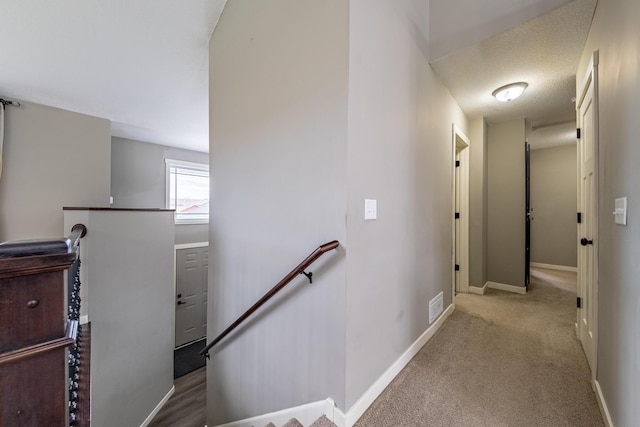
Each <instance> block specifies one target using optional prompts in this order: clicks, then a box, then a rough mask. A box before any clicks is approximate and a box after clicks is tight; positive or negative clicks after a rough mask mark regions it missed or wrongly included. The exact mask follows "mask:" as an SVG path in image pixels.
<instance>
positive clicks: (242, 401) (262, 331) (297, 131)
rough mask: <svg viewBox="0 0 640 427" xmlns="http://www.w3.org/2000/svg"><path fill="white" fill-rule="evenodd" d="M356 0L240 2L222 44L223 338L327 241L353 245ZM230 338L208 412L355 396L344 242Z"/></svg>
mask: <svg viewBox="0 0 640 427" xmlns="http://www.w3.org/2000/svg"><path fill="white" fill-rule="evenodd" d="M348 17H349V4H348V2H346V1H344V0H327V1H320V2H318V1H310V0H307V1H291V0H269V1H266V0H265V1H260V2H246V1H233V0H232V1H229V2H228V3H227V5H226V7H225V10H224V13H223V15H222V17H221V19H220V22H219V23H218V26H217V28H216V30H215V32H214V34H213V37H212V40H211V43H210V129H211V140H210V147H211V148H210V152H211V171H212V189H211V191H212V200H213V206H215V209H213V210H212V211H211V223H210V241H213V242H215V245H214V246H213V249H212V253H211V257H210V259H211V262H212V265H211V268H210V269H209V272H210V273H209V296H210V303H209V307H208V325H209V328H208V335H209V339H212V338H213V337H214V336H215V335H217V334H218V333H219V332H220V331H221V330H222V329H223V328H225V327H226V326H227V325H229V324H230V323H231V322H233V321H234V320H235V318H236V317H238V316H239V315H240V314H241V313H242V312H243V311H244V310H246V309H247V308H248V307H249V306H250V305H251V304H253V303H254V302H255V301H256V300H257V299H258V298H260V297H261V296H262V295H263V294H264V293H265V292H266V291H267V290H269V289H270V288H271V287H272V286H273V285H274V284H276V283H277V282H278V281H279V280H280V279H281V278H282V277H283V276H284V275H285V274H287V273H288V272H289V271H290V270H291V269H292V268H293V267H295V266H296V265H297V264H298V263H299V262H300V261H301V260H302V259H303V258H304V257H306V256H307V255H308V254H309V253H310V252H311V251H312V250H314V249H315V248H316V247H317V246H318V245H320V244H323V243H325V242H328V241H331V240H333V239H337V240H339V241H340V242H341V243H342V244H346V222H345V221H346V220H345V216H346V213H347V211H346V200H347V195H346V186H345V181H346V150H347V147H346V144H347V79H348ZM310 270H311V271H313V272H314V277H313V284H312V285H309V283H308V281H307V280H306V279H305V278H304V277H302V276H300V277H299V278H296V279H294V281H293V282H292V283H291V284H290V285H289V288H287V290H285V291H284V292H283V293H282V294H281V295H279V296H278V297H276V298H275V299H274V300H272V301H270V302H269V303H268V305H267V307H266V308H265V309H263V310H261V312H260V313H259V314H258V315H257V316H254V318H253V320H251V321H249V322H248V324H247V325H246V326H245V327H242V328H240V329H239V330H237V331H236V332H234V333H233V334H232V336H230V337H229V338H228V339H226V340H225V341H224V342H223V343H222V344H221V345H220V346H219V348H218V350H217V351H216V352H214V354H213V355H212V357H211V360H210V362H209V363H208V369H207V379H208V381H207V414H208V415H207V424H208V425H217V424H221V423H223V422H226V421H230V420H237V419H243V418H246V417H249V416H254V415H258V414H263V413H268V412H271V411H275V410H279V409H283V408H288V407H292V406H296V405H301V404H305V403H309V402H314V401H318V400H321V399H326V398H327V397H329V396H331V397H333V398H334V399H335V400H336V402H337V403H338V405H339V406H340V407H344V401H345V398H344V371H345V286H346V283H345V248H344V247H341V248H340V249H339V250H338V251H333V252H331V253H329V254H327V255H325V256H324V257H323V258H322V259H321V260H320V261H319V262H318V263H317V264H314V266H313V267H312V268H310Z"/></svg>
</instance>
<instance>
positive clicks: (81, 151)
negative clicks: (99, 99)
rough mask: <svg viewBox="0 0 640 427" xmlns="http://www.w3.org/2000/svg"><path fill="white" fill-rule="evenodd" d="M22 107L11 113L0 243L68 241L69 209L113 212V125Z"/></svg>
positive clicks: (0, 181)
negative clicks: (95, 208)
mask: <svg viewBox="0 0 640 427" xmlns="http://www.w3.org/2000/svg"><path fill="white" fill-rule="evenodd" d="M21 103H22V106H21V107H19V108H15V107H7V109H6V111H5V113H6V114H5V138H4V155H3V170H2V177H1V178H0V241H4V240H21V239H38V238H48V237H60V236H66V235H67V234H69V233H70V231H71V230H64V229H63V214H62V207H63V206H109V187H110V175H111V136H110V123H109V121H108V120H105V119H100V118H97V117H92V116H87V115H84V114H79V113H72V112H70V111H65V110H60V109H57V108H52V107H47V106H44V105H39V104H32V103H29V102H22V101H21Z"/></svg>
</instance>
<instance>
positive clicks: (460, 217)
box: [453, 125, 470, 293]
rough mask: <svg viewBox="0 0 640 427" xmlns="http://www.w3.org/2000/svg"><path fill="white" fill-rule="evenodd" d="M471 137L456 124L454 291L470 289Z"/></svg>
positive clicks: (454, 153) (454, 137)
mask: <svg viewBox="0 0 640 427" xmlns="http://www.w3.org/2000/svg"><path fill="white" fill-rule="evenodd" d="M469 143H470V141H469V138H468V137H467V136H466V135H465V134H464V133H463V132H462V131H461V130H460V129H458V128H457V127H456V126H455V125H453V155H454V159H455V168H454V173H453V210H454V223H453V260H454V266H455V269H454V273H453V280H454V287H453V290H454V293H455V292H469Z"/></svg>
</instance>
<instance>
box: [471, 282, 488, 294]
mask: <svg viewBox="0 0 640 427" xmlns="http://www.w3.org/2000/svg"><path fill="white" fill-rule="evenodd" d="M488 285H489V282H487V283H485V284H484V286H482V287H479V286H469V293H470V294H476V295H484V294H485V293H486V292H487V286H488Z"/></svg>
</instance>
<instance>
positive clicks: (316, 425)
mask: <svg viewBox="0 0 640 427" xmlns="http://www.w3.org/2000/svg"><path fill="white" fill-rule="evenodd" d="M309 427H338V426H336V425H335V424H334V423H333V422H332V421H331V420H330V419H329V418H327V416H326V415H323V416H321V417H320V418H318V419H317V420H315V421H314V422H313V424H311V426H309Z"/></svg>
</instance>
